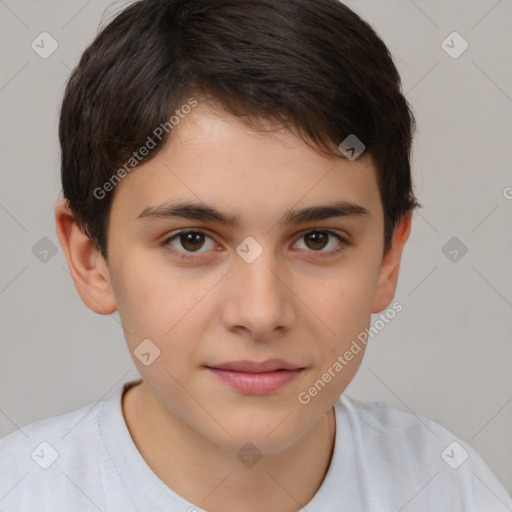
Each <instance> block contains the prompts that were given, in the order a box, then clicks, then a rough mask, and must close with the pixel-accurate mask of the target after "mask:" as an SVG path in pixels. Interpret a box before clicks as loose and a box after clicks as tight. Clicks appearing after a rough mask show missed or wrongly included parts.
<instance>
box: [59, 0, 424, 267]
mask: <svg viewBox="0 0 512 512" xmlns="http://www.w3.org/2000/svg"><path fill="white" fill-rule="evenodd" d="M192 95H194V96H195V97H197V98H210V99H213V100H214V101H215V102H217V103H218V104H220V105H221V106H222V107H223V108H224V109H225V110H226V111H227V112H229V113H232V114H234V115H236V116H241V117H243V118H244V121H246V122H247V123H249V122H253V123H254V122H256V121H257V119H266V120H271V121H275V123H277V124H278V125H280V126H285V127H287V128H289V129H290V130H291V131H293V132H294V133H296V134H297V135H298V136H300V137H301V138H302V139H303V140H304V141H305V142H306V143H307V144H308V145H310V146H311V147H314V148H316V149H317V150H319V151H321V152H323V153H326V154H329V155H332V156H337V157H342V155H341V152H340V151H339V150H338V149H337V148H338V145H339V144H340V142H341V141H343V140H344V139H345V138H346V137H347V136H349V135H350V134H355V135H356V136H357V138H358V139H360V140H361V141H362V142H363V143H364V145H365V146H366V154H368V155H371V157H372V158H373V161H374V163H375V166H376V169H377V174H378V183H379V191H380V197H381V200H382V205H383V209H384V233H383V237H384V249H385V251H387V249H388V248H389V246H390V240H391V237H392V234H393V231H394V228H395V226H396V224H397V222H398V221H399V220H400V218H401V217H402V216H403V215H404V214H405V213H406V212H407V211H409V210H411V209H413V208H415V207H418V206H421V205H420V204H419V203H418V202H417V201H416V199H415V197H414V193H413V190H412V180H411V172H410V150H411V143H412V136H413V132H414V128H415V122H414V116H413V114H412V111H411V109H410V107H409V104H408V102H407V100H406V99H405V97H404V95H403V94H402V92H401V83H400V76H399V74H398V71H397V69H396V67H395V65H394V63H393V60H392V58H391V55H390V54H389V51H388V49H387V47H386V45H385V44H384V43H383V42H382V40H381V39H380V38H379V37H378V35H377V34H376V33H375V32H374V30H373V29H372V28H371V27H370V25H369V24H368V23H366V22H365V21H364V20H362V19H361V18H360V17H359V16H358V15H357V14H355V13H354V12H353V11H351V10H350V9H349V8H348V7H346V6H345V5H343V4H342V3H341V2H339V1H338V0H188V1H187V0H141V1H138V2H135V3H133V4H131V5H129V6H128V7H127V8H126V9H124V10H123V11H121V12H120V13H119V14H118V15H117V16H116V17H115V18H114V19H113V20H112V21H111V22H110V23H109V24H108V25H107V26H105V28H103V29H102V30H101V32H100V33H99V34H98V35H97V37H96V38H95V40H94V41H93V42H92V44H91V45H90V46H89V47H88V48H87V49H86V50H85V52H84V54H83V56H82V58H81V60H80V62H79V64H78V66H77V67H76V68H75V69H74V71H73V72H72V74H71V76H70V79H69V82H68V84H67V87H66V91H65V94H64V98H63V102H62V109H61V113H60V125H59V138H60V144H61V150H62V167H61V179H62V188H63V195H64V197H65V198H66V199H68V201H69V205H70V208H71V210H72V211H73V213H74V215H75V218H76V220H77V221H78V222H79V224H80V225H81V227H82V229H83V230H84V232H85V233H86V234H87V235H88V236H89V238H90V239H91V240H92V241H93V242H94V244H95V245H96V247H98V249H99V250H100V251H101V254H102V256H103V257H104V258H105V260H106V259H107V240H106V228H107V225H108V224H107V223H108V218H109V212H110V207H111V204H112V199H113V193H109V194H108V195H106V196H105V197H103V198H101V199H98V197H97V193H95V192H94V191H95V190H97V189H98V187H100V188H101V187H102V186H103V185H104V184H105V183H106V182H107V181H108V180H109V179H110V180H111V179H112V176H113V175H114V173H115V172H116V171H117V170H118V169H119V168H121V167H122V166H123V165H125V169H126V162H127V161H129V160H130V158H131V157H132V155H133V153H134V151H136V150H137V149H139V148H140V147H141V146H143V145H144V144H145V143H146V141H147V138H148V136H150V134H151V133H152V132H153V131H154V130H155V128H156V127H157V126H161V125H163V124H164V123H166V122H167V123H168V120H169V117H170V115H171V114H172V113H174V112H175V111H176V110H177V109H178V108H179V107H180V105H182V104H183V103H184V102H186V101H187V98H190V97H191V96H192ZM169 133H170V131H168V133H166V134H165V136H164V137H162V138H161V140H158V141H157V143H156V144H155V147H154V148H153V149H152V150H151V152H150V153H149V155H147V156H146V157H145V158H144V161H146V160H148V159H150V158H151V157H153V156H154V155H155V154H156V153H157V152H158V151H159V150H160V149H161V148H162V146H163V144H164V142H165V140H166V138H167V137H168V136H169V135H168V134H169Z"/></svg>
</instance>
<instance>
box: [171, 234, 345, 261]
mask: <svg viewBox="0 0 512 512" xmlns="http://www.w3.org/2000/svg"><path fill="white" fill-rule="evenodd" d="M190 232H192V233H201V234H203V235H205V236H206V237H208V238H210V239H212V240H213V241H214V242H215V239H214V238H215V237H214V236H212V235H210V234H209V231H208V230H207V229H205V228H183V229H179V230H177V231H175V232H172V233H171V234H169V235H168V236H166V237H165V238H164V240H163V242H162V245H163V246H164V247H165V248H166V250H168V251H169V252H171V253H173V254H176V255H178V257H181V258H183V259H186V258H195V259H198V258H201V257H202V256H200V255H203V254H207V253H208V251H198V252H185V251H179V250H176V249H174V248H173V247H172V246H171V245H170V242H171V241H173V240H175V239H176V238H177V237H179V236H180V235H183V234H186V233H190ZM314 232H323V233H328V234H329V235H330V236H333V237H335V238H336V239H337V240H338V241H339V242H340V245H339V246H338V247H337V248H335V249H331V250H329V251H313V250H309V251H307V252H308V253H311V254H315V255H317V256H315V257H318V256H320V257H329V256H334V255H336V254H338V253H339V252H341V251H342V250H344V249H345V248H346V246H347V245H349V244H350V236H349V235H341V234H339V233H338V232H336V231H335V230H333V229H331V228H308V229H305V230H302V231H299V233H296V234H295V235H294V237H295V238H294V240H295V242H294V243H296V242H297V241H298V240H300V239H301V238H302V237H303V236H304V235H307V234H309V233H314ZM215 243H217V242H215ZM198 255H199V256H198Z"/></svg>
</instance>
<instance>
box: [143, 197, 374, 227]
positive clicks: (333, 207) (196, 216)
mask: <svg viewBox="0 0 512 512" xmlns="http://www.w3.org/2000/svg"><path fill="white" fill-rule="evenodd" d="M334 217H353V218H361V219H365V220H369V219H370V218H371V214H370V212H369V210H367V209H366V208H364V207H363V206H361V205H358V204H355V203H350V202H348V201H338V202H334V203H328V204H323V205H317V206H309V207H307V208H301V209H299V210H287V211H286V212H285V214H284V215H283V217H282V218H281V220H280V221H279V224H285V225H291V224H301V223H305V222H312V221H319V220H324V219H329V218H334ZM170 218H181V219H189V220H199V221H205V222H218V223H220V224H224V225H226V226H228V227H233V228H234V227H237V226H238V225H239V224H240V216H239V215H228V214H226V213H222V212H221V211H219V210H217V209H215V208H213V207H211V206H208V205H205V204H202V203H196V202H190V201H183V202H177V203H163V204H160V205H156V206H148V207H147V208H144V210H142V212H141V213H140V214H139V216H138V217H137V220H156V219H170Z"/></svg>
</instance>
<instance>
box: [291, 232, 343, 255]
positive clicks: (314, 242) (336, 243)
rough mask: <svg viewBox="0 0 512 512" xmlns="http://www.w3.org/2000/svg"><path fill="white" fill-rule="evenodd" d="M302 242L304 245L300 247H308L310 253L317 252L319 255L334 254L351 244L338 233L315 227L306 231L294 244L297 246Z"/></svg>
mask: <svg viewBox="0 0 512 512" xmlns="http://www.w3.org/2000/svg"><path fill="white" fill-rule="evenodd" d="M302 240H304V242H302ZM300 242H302V243H303V245H304V247H300V246H299V249H306V250H307V252H309V253H315V252H316V253H318V256H334V255H335V254H337V253H338V252H340V251H342V250H343V249H345V247H346V246H348V245H349V244H348V242H347V241H346V240H345V239H344V238H343V237H342V236H340V235H338V233H335V232H334V231H330V230H325V229H315V230H313V231H308V232H307V233H304V234H303V235H302V236H301V237H300V238H299V241H297V242H295V244H294V245H295V246H296V245H297V244H300Z"/></svg>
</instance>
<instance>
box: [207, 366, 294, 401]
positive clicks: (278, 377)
mask: <svg viewBox="0 0 512 512" xmlns="http://www.w3.org/2000/svg"><path fill="white" fill-rule="evenodd" d="M206 368H207V369H208V370H209V371H210V372H211V373H213V374H214V375H215V376H216V377H218V378H219V379H221V380H222V381H223V382H225V383H227V384H229V385H230V386H232V387H234V388H235V389H237V390H238V391H241V392H243V393H246V394H250V395H266V394H270V393H273V392H275V391H277V390H278V389H281V388H282V387H284V386H285V385H286V384H288V383H290V382H291V381H292V380H294V379H295V378H296V377H297V376H298V375H299V374H300V373H301V372H302V370H304V368H303V367H300V366H297V365H294V364H291V363H288V362H287V361H284V360H283V359H268V360H266V361H262V362H257V361H232V362H229V363H222V364H217V365H215V367H212V366H206Z"/></svg>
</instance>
